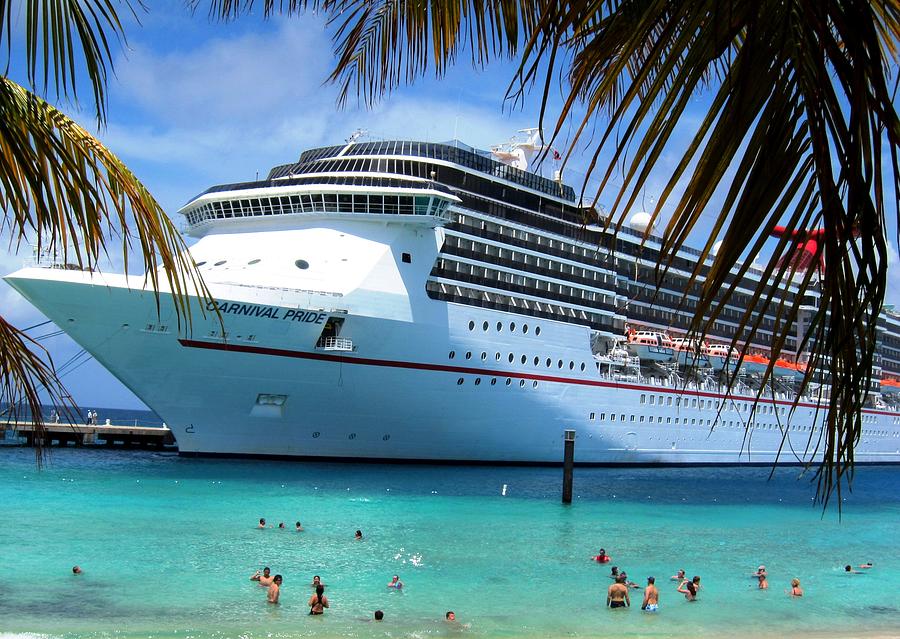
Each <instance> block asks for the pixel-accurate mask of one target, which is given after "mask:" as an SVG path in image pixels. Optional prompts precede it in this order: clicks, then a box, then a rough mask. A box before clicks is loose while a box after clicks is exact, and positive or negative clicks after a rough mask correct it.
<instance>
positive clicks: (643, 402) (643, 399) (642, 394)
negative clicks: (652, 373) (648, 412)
mask: <svg viewBox="0 0 900 639" xmlns="http://www.w3.org/2000/svg"><path fill="white" fill-rule="evenodd" d="M646 403H647V395H646V394H644V393H641V404H646Z"/></svg>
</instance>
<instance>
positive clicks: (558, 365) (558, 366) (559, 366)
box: [556, 360, 563, 368]
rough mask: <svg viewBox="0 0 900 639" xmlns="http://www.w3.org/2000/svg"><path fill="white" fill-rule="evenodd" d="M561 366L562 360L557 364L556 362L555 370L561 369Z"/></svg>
mask: <svg viewBox="0 0 900 639" xmlns="http://www.w3.org/2000/svg"><path fill="white" fill-rule="evenodd" d="M562 365H563V361H562V360H559V361H558V362H556V367H557V368H562Z"/></svg>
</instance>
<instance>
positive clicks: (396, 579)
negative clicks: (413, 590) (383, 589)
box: [387, 575, 403, 590]
mask: <svg viewBox="0 0 900 639" xmlns="http://www.w3.org/2000/svg"><path fill="white" fill-rule="evenodd" d="M387 587H388V588H394V589H396V590H400V589H401V588H403V582H402V581H400V577H399V575H394V577H393V578H392V579H391V583H389V584H388V585H387Z"/></svg>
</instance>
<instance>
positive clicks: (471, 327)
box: [469, 322, 475, 331]
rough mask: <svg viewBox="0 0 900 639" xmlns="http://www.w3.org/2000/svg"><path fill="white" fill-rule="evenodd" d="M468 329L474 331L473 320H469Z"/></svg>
mask: <svg viewBox="0 0 900 639" xmlns="http://www.w3.org/2000/svg"><path fill="white" fill-rule="evenodd" d="M469 330H470V331H474V330H475V322H469Z"/></svg>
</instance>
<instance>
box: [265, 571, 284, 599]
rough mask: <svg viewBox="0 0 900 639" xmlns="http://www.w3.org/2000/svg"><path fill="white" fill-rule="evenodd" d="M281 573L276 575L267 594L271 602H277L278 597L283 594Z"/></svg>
mask: <svg viewBox="0 0 900 639" xmlns="http://www.w3.org/2000/svg"><path fill="white" fill-rule="evenodd" d="M281 582H282V578H281V575H275V577H274V578H273V579H272V584H271V585H270V586H269V592H268V593H267V594H266V601H268V602H269V603H270V604H277V603H278V598H279V597H280V596H281Z"/></svg>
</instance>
